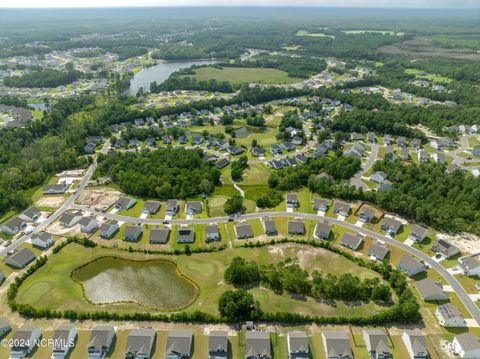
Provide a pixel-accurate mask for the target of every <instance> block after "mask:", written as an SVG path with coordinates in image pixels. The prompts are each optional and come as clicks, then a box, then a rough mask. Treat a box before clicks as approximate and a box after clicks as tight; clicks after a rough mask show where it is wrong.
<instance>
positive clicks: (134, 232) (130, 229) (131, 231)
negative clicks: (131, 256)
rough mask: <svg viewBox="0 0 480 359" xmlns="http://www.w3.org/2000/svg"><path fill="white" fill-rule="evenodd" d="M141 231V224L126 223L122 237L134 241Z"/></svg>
mask: <svg viewBox="0 0 480 359" xmlns="http://www.w3.org/2000/svg"><path fill="white" fill-rule="evenodd" d="M142 233H143V228H142V226H141V225H128V226H126V227H125V235H124V237H123V239H124V240H125V241H127V242H136V241H138V239H139V237H140V235H141V234H142Z"/></svg>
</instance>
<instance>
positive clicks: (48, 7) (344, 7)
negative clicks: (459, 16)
mask: <svg viewBox="0 0 480 359" xmlns="http://www.w3.org/2000/svg"><path fill="white" fill-rule="evenodd" d="M140 8H226V9H228V8H266V9H271V8H304V9H305V8H306V9H308V8H314V9H320V8H323V9H381V10H480V6H479V7H454V6H452V7H412V6H408V7H389V6H348V5H346V6H342V5H339V6H329V5H294V6H292V5H225V4H224V5H209V4H204V5H201V4H200V5H124V6H122V5H115V6H108V5H106V6H81V5H80V6H75V5H73V6H20V7H18V6H0V10H45V9H57V10H62V9H140Z"/></svg>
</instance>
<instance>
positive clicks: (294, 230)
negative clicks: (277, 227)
mask: <svg viewBox="0 0 480 359" xmlns="http://www.w3.org/2000/svg"><path fill="white" fill-rule="evenodd" d="M288 234H293V235H304V234H305V224H304V223H303V221H300V220H295V221H288Z"/></svg>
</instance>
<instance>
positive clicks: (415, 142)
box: [412, 138, 422, 151]
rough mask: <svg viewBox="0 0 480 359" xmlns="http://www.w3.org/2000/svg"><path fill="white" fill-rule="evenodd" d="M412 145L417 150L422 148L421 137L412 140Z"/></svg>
mask: <svg viewBox="0 0 480 359" xmlns="http://www.w3.org/2000/svg"><path fill="white" fill-rule="evenodd" d="M412 147H413V148H415V149H416V150H417V151H418V150H420V149H421V148H422V141H421V140H420V139H419V138H414V139H413V140H412Z"/></svg>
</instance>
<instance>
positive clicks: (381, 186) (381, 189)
mask: <svg viewBox="0 0 480 359" xmlns="http://www.w3.org/2000/svg"><path fill="white" fill-rule="evenodd" d="M391 189H392V182H390V181H389V180H386V181H385V182H383V183H381V184H379V185H378V187H377V192H384V191H389V190H391Z"/></svg>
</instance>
